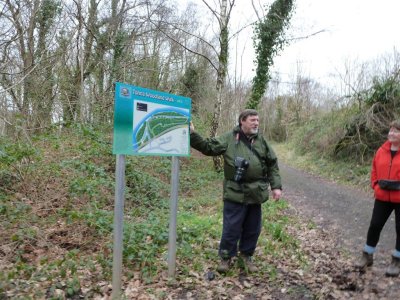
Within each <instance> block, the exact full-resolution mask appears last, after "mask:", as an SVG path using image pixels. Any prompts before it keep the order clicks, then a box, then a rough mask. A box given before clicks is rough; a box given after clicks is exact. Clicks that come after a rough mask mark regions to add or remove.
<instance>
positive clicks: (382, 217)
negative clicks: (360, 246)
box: [367, 199, 400, 251]
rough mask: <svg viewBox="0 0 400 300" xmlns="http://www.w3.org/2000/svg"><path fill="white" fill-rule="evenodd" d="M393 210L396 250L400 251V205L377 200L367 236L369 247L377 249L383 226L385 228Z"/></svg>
mask: <svg viewBox="0 0 400 300" xmlns="http://www.w3.org/2000/svg"><path fill="white" fill-rule="evenodd" d="M393 210H394V214H395V220H396V250H397V251H400V203H392V202H386V201H379V200H377V199H376V200H375V204H374V209H373V211H372V218H371V223H370V225H369V229H368V234H367V245H368V246H371V247H376V245H377V244H378V242H379V237H380V235H381V231H382V229H383V226H385V224H386V221H387V220H388V219H389V216H390V215H391V213H392V211H393Z"/></svg>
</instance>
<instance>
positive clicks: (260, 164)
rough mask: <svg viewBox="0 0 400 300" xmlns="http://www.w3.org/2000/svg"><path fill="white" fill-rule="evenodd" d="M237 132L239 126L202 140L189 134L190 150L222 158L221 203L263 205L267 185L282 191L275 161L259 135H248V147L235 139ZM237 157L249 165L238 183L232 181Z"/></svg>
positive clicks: (266, 193)
mask: <svg viewBox="0 0 400 300" xmlns="http://www.w3.org/2000/svg"><path fill="white" fill-rule="evenodd" d="M239 132H240V127H239V126H237V127H235V128H234V129H233V131H229V132H227V133H225V134H223V135H221V136H219V137H215V138H203V137H201V136H200V135H199V134H198V133H196V132H193V133H191V134H190V146H192V147H193V148H195V149H196V150H198V151H200V152H201V153H203V154H204V155H208V156H217V155H223V157H224V177H225V178H224V188H223V199H224V200H229V201H233V202H239V203H245V204H255V203H263V202H265V201H267V200H268V194H269V192H268V185H270V186H271V189H282V184H281V177H280V175H279V167H278V159H277V157H276V155H275V153H274V151H273V150H272V148H271V147H270V146H269V145H268V144H267V142H266V141H265V139H264V138H263V137H262V136H261V135H259V134H255V135H252V136H251V137H250V138H249V140H250V142H249V144H251V145H250V147H249V146H247V145H246V144H245V143H244V142H243V141H242V140H241V139H239ZM250 148H251V149H250ZM255 152H256V153H258V155H259V157H260V158H259V157H258V156H257V155H256V154H255ZM237 157H241V158H244V159H246V160H247V161H248V162H249V166H248V168H247V169H246V171H245V172H244V175H243V177H242V178H243V179H242V180H241V181H240V182H236V181H234V175H235V171H236V168H235V158H237Z"/></svg>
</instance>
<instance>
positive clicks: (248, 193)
mask: <svg viewBox="0 0 400 300" xmlns="http://www.w3.org/2000/svg"><path fill="white" fill-rule="evenodd" d="M258 131H259V118H258V112H257V111H256V110H253V109H246V110H244V111H243V112H242V113H241V114H240V115H239V125H238V126H236V127H235V128H234V129H233V130H232V131H229V132H227V133H225V134H223V135H221V136H219V137H215V138H207V139H205V138H203V137H201V136H200V135H199V134H198V133H196V132H195V131H194V126H193V124H192V123H191V124H190V145H191V146H192V147H193V148H195V149H197V150H199V151H200V152H202V153H203V154H205V155H209V156H217V155H223V157H224V184H223V200H224V208H223V228H222V237H221V242H220V245H219V251H218V253H219V256H220V257H221V262H220V264H219V265H218V268H217V271H219V272H220V273H225V272H227V271H228V270H229V268H230V265H231V259H232V257H234V256H236V255H237V253H238V250H239V252H240V257H241V258H242V260H243V263H244V266H245V269H246V270H247V271H249V272H255V271H257V268H256V266H255V265H254V263H253V262H252V256H253V254H254V251H255V249H256V245H257V241H258V237H259V236H260V232H261V204H262V203H264V202H265V201H267V200H268V195H269V190H268V186H269V185H270V187H271V192H272V197H273V199H275V200H279V198H280V197H281V193H282V185H281V177H280V175H279V167H278V160H277V157H276V155H275V153H274V151H273V150H272V149H271V147H270V146H269V145H268V144H267V142H266V141H265V139H264V138H263V137H262V136H261V135H260V134H259V133H258Z"/></svg>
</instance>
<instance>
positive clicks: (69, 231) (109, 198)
mask: <svg viewBox="0 0 400 300" xmlns="http://www.w3.org/2000/svg"><path fill="white" fill-rule="evenodd" d="M110 136H111V134H110V129H109V128H108V129H107V128H106V129H104V128H103V129H101V130H99V129H94V128H86V127H85V126H75V127H72V128H69V129H66V130H64V131H63V132H59V131H50V132H47V133H46V134H42V135H38V136H35V137H34V138H33V139H32V141H33V144H32V145H30V146H29V147H30V148H29V149H30V150H29V151H26V152H23V151H20V150H21V149H22V148H21V147H19V146H18V147H17V148H16V149H14V150H10V149H11V148H12V146H11V141H8V142H6V143H7V145H8V146H7V148H5V147H3V148H2V149H3V156H2V157H3V160H2V168H3V169H2V172H3V173H2V174H3V175H2V176H3V178H8V181H1V183H0V218H1V220H0V230H1V232H2V239H1V241H0V267H1V269H2V272H1V273H0V298H2V297H5V298H7V297H8V298H21V299H22V298H24V299H29V298H32V299H38V298H46V299H63V298H78V297H83V298H94V297H96V296H99V295H102V296H104V295H107V294H109V290H107V289H106V287H107V285H108V284H109V283H110V282H111V273H112V230H113V214H114V213H113V204H114V184H115V178H114V176H115V175H114V174H115V173H114V172H115V170H114V168H115V167H114V166H115V157H114V156H113V155H112V154H111V138H110ZM10 147H11V148H10ZM4 149H7V156H6V155H5V154H4ZM126 161H127V163H126V190H125V212H124V244H123V247H124V248H123V263H124V269H123V270H124V271H123V272H124V281H125V282H126V283H128V282H136V281H139V282H140V285H143V286H145V287H147V288H146V290H148V292H147V293H148V294H152V295H158V296H160V295H168V292H165V290H162V289H161V290H160V289H157V288H153V287H152V285H154V284H156V283H160V282H163V280H164V274H165V272H166V270H167V268H168V266H167V257H168V235H169V233H168V229H169V213H170V212H169V201H170V200H169V193H170V183H169V182H170V174H171V158H168V157H138V156H136V157H135V156H129V157H127V160H126ZM9 162H13V163H12V164H11V163H9ZM15 164H16V165H17V166H18V168H15V166H14V165H15ZM4 174H7V175H4ZM222 178H223V175H222V174H220V173H216V172H214V171H213V164H212V159H211V158H204V157H191V158H182V159H180V181H179V199H178V219H177V261H176V263H177V281H178V282H180V283H181V284H184V283H185V284H186V283H187V282H189V281H190V280H192V279H191V278H193V276H195V279H193V288H195V286H196V282H197V281H198V280H203V278H204V274H206V273H207V272H209V271H210V270H215V266H216V264H217V263H218V260H219V258H218V255H217V253H218V244H219V239H220V236H221V230H222V204H223V203H222V199H221V197H222ZM10 182H11V183H12V184H10ZM286 209H287V205H286V204H285V202H284V201H280V202H274V201H268V202H267V203H266V204H265V205H263V212H264V218H263V230H262V234H261V237H260V240H259V247H258V248H257V251H258V252H257V262H258V263H259V264H260V265H261V270H260V276H263V275H264V274H266V275H268V278H270V280H273V278H275V277H276V276H277V269H276V267H275V265H274V261H275V260H276V259H280V258H283V253H287V255H288V257H293V259H294V260H296V261H297V260H299V258H301V255H300V254H299V246H298V242H297V241H296V239H295V238H294V237H293V236H291V235H290V234H289V233H288V230H287V229H288V226H293V224H294V223H295V222H296V221H295V219H292V218H291V217H288V216H287V215H286V214H285V210H286ZM283 249H284V251H283ZM296 264H297V262H296ZM237 273H238V270H237V269H233V270H232V274H231V275H232V276H235V274H237ZM189 279H190V280H189ZM149 291H152V292H149ZM160 297H161V296H160Z"/></svg>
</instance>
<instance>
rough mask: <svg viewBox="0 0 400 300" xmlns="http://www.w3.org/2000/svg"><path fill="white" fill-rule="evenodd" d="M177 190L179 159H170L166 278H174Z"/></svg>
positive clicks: (174, 157)
mask: <svg viewBox="0 0 400 300" xmlns="http://www.w3.org/2000/svg"><path fill="white" fill-rule="evenodd" d="M178 190H179V158H178V157H176V156H173V157H172V171H171V202H170V218H169V238H168V277H170V278H174V277H175V264H176V216H177V211H178Z"/></svg>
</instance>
